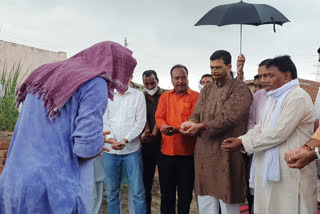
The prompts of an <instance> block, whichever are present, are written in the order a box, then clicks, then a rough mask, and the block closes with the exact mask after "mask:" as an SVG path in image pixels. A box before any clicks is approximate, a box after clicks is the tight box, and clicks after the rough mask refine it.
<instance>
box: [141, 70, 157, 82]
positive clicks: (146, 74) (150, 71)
mask: <svg viewBox="0 0 320 214" xmlns="http://www.w3.org/2000/svg"><path fill="white" fill-rule="evenodd" d="M151 75H154V77H155V78H156V80H157V82H159V79H158V75H157V72H155V71H154V70H146V71H144V72H143V73H142V81H143V77H150V76H151Z"/></svg>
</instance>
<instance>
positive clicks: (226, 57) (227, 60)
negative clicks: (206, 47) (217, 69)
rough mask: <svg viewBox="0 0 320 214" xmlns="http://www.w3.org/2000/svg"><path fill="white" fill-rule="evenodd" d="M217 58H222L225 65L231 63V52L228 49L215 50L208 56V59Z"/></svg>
mask: <svg viewBox="0 0 320 214" xmlns="http://www.w3.org/2000/svg"><path fill="white" fill-rule="evenodd" d="M217 59H222V60H223V62H224V64H225V65H230V64H231V54H230V53H229V52H228V51H225V50H218V51H215V52H214V53H213V54H212V55H211V56H210V61H213V60H217Z"/></svg>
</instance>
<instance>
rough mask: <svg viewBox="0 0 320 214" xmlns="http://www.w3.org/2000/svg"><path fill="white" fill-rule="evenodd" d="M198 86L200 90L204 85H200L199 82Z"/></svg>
mask: <svg viewBox="0 0 320 214" xmlns="http://www.w3.org/2000/svg"><path fill="white" fill-rule="evenodd" d="M198 87H199V90H200V91H201V90H202V89H203V87H204V85H201V83H200V82H199V83H198Z"/></svg>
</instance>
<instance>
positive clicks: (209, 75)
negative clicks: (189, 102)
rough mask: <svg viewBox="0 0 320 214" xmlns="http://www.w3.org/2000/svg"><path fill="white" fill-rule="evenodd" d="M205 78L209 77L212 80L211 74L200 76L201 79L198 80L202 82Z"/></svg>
mask: <svg viewBox="0 0 320 214" xmlns="http://www.w3.org/2000/svg"><path fill="white" fill-rule="evenodd" d="M205 77H211V78H212V76H211V74H204V75H202V77H201V79H200V82H201V80H202V79H203V78H205Z"/></svg>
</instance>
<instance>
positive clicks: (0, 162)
mask: <svg viewBox="0 0 320 214" xmlns="http://www.w3.org/2000/svg"><path fill="white" fill-rule="evenodd" d="M9 145H10V141H9V140H0V174H1V173H2V170H3V167H4V164H5V163H6V158H7V154H8V149H9Z"/></svg>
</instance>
